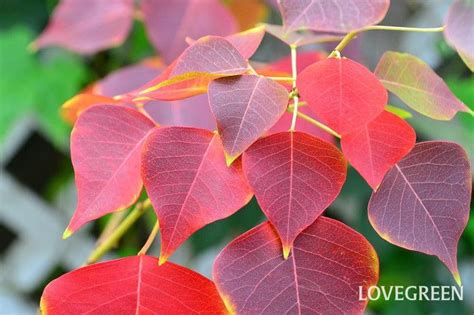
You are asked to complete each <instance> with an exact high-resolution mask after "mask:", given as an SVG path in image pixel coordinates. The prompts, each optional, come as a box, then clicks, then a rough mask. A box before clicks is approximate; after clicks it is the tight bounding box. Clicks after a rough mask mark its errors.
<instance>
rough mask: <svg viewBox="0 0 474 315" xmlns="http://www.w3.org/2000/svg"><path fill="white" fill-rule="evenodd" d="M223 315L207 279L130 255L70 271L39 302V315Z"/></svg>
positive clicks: (187, 270)
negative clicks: (192, 314) (194, 314)
mask: <svg viewBox="0 0 474 315" xmlns="http://www.w3.org/2000/svg"><path fill="white" fill-rule="evenodd" d="M171 313H172V314H190V313H196V314H197V313H199V314H226V309H225V306H224V303H223V302H222V300H221V298H220V297H219V293H218V292H217V290H216V287H215V285H214V284H213V283H212V281H210V280H209V279H207V278H205V277H203V276H201V275H200V274H198V273H196V272H194V271H191V270H189V269H187V268H184V267H181V266H179V265H175V264H172V263H167V264H165V265H163V266H159V267H158V264H157V259H156V258H154V257H150V256H133V257H127V258H122V259H117V260H112V261H107V262H103V263H98V264H94V265H90V266H86V267H82V268H79V269H77V270H74V271H71V272H69V273H67V274H65V275H62V276H61V277H59V278H57V279H56V280H53V281H52V282H51V283H49V284H48V285H47V286H46V288H45V289H44V292H43V296H42V297H41V314H48V315H60V314H65V315H69V314H171Z"/></svg>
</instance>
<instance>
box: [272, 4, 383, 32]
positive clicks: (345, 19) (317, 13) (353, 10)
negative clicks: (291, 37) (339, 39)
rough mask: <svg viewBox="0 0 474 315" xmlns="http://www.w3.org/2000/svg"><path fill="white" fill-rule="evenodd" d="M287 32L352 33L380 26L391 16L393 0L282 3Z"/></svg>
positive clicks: (281, 9) (281, 10)
mask: <svg viewBox="0 0 474 315" xmlns="http://www.w3.org/2000/svg"><path fill="white" fill-rule="evenodd" d="M279 3H280V12H281V15H282V17H283V25H284V26H285V30H286V32H292V31H296V30H299V29H306V28H309V29H312V30H315V31H321V32H338V33H348V32H350V31H353V30H357V29H359V28H362V27H364V26H368V25H372V24H377V23H379V22H380V21H382V19H383V18H384V17H385V14H387V11H388V7H389V6H390V1H389V0H351V1H348V0H280V2H279Z"/></svg>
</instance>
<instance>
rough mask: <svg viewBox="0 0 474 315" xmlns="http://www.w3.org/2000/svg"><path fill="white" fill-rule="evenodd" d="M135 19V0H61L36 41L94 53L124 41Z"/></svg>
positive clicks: (37, 43) (39, 46) (38, 43)
mask: <svg viewBox="0 0 474 315" xmlns="http://www.w3.org/2000/svg"><path fill="white" fill-rule="evenodd" d="M132 20H133V0H109V1H97V0H61V2H60V3H59V5H58V7H57V8H56V9H55V11H54V13H53V16H52V18H51V21H50V22H49V24H48V26H47V27H46V29H45V30H44V31H43V33H42V34H41V35H40V37H39V38H38V39H36V41H35V45H36V46H37V47H38V48H43V47H46V46H52V45H57V46H61V47H64V48H67V49H70V50H73V51H75V52H78V53H82V54H93V53H96V52H97V51H99V50H103V49H106V48H110V47H113V46H118V45H120V44H121V43H122V42H123V41H124V40H125V38H126V37H127V34H128V32H129V30H130V28H131V26H132Z"/></svg>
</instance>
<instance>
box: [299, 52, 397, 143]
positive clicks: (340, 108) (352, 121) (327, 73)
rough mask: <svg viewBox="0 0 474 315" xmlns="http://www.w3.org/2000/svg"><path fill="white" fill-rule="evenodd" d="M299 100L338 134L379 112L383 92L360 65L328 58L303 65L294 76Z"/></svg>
mask: <svg viewBox="0 0 474 315" xmlns="http://www.w3.org/2000/svg"><path fill="white" fill-rule="evenodd" d="M297 86H298V91H299V92H300V94H301V98H302V100H304V101H306V102H308V105H309V106H310V107H311V109H312V110H313V111H314V112H315V113H316V115H318V117H321V119H323V120H324V122H325V123H326V124H327V125H328V126H329V127H331V128H332V129H334V130H335V131H336V132H338V133H339V134H342V135H344V134H346V133H349V132H351V131H354V130H356V129H358V128H360V127H361V126H363V125H365V124H367V123H368V122H369V121H371V120H373V119H375V117H377V116H378V115H379V114H380V113H382V111H383V109H384V107H385V105H386V104H387V99H388V95H387V91H386V90H385V88H384V87H383V85H382V84H381V83H380V82H379V81H378V79H377V78H376V77H375V75H374V74H373V73H371V72H370V71H369V70H368V69H367V68H366V67H364V66H363V65H361V64H359V63H357V62H355V61H352V60H350V59H345V58H342V59H339V58H329V59H326V60H324V61H320V62H316V63H315V64H313V65H311V66H309V67H307V68H306V69H305V70H304V71H303V72H301V74H300V75H299V76H298V82H297Z"/></svg>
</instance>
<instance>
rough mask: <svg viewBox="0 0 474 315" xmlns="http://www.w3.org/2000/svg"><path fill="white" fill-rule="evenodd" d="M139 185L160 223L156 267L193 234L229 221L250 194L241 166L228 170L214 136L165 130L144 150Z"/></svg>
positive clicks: (155, 134) (157, 132)
mask: <svg viewBox="0 0 474 315" xmlns="http://www.w3.org/2000/svg"><path fill="white" fill-rule="evenodd" d="M142 161H143V169H142V175H143V181H144V183H145V187H146V190H147V192H148V195H149V197H150V199H151V202H152V204H153V207H154V208H155V211H156V214H157V216H158V219H159V222H160V229H161V241H162V243H161V244H162V245H161V254H160V263H163V262H165V261H166V260H167V259H168V257H169V256H170V255H171V254H172V253H173V252H174V251H175V250H176V249H177V248H178V247H179V246H180V245H181V244H182V243H183V242H184V241H185V240H186V239H187V238H188V237H189V236H190V235H191V234H193V233H194V232H195V231H197V230H199V229H200V228H202V227H203V226H205V225H207V224H209V223H211V222H214V221H216V220H219V219H223V218H225V217H228V216H230V215H231V214H233V213H234V212H236V211H237V210H239V209H240V208H241V207H243V206H244V205H245V204H246V203H247V202H248V201H249V200H250V198H251V196H252V194H251V192H250V189H249V187H248V186H247V184H246V181H245V179H244V175H243V172H242V169H241V164H240V162H236V163H234V165H232V167H227V165H226V163H225V158H224V150H223V147H222V143H221V141H220V138H219V137H218V136H217V134H215V133H212V132H210V131H207V130H203V129H196V128H184V127H164V128H159V129H156V130H155V131H153V132H152V133H151V135H150V136H149V137H148V140H147V141H146V143H145V146H144V149H143V157H142Z"/></svg>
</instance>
